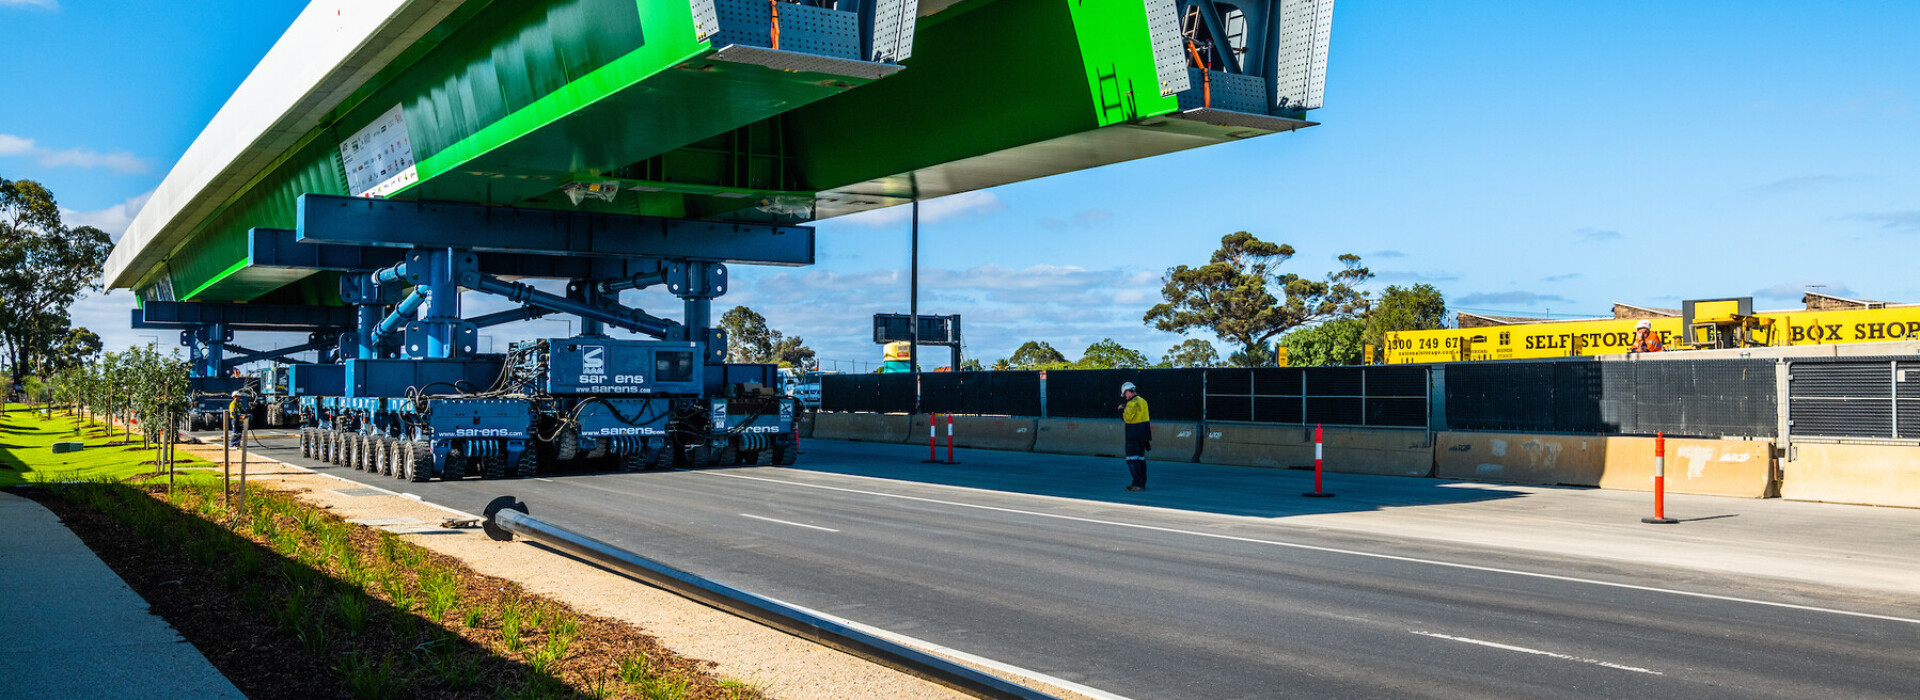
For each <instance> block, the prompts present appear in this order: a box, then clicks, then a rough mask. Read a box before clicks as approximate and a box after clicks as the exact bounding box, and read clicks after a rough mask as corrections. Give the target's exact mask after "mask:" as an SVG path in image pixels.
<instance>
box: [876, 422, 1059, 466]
mask: <svg viewBox="0 0 1920 700" xmlns="http://www.w3.org/2000/svg"><path fill="white" fill-rule="evenodd" d="M929 418H933V419H934V420H935V421H936V424H935V425H934V432H935V433H936V435H935V442H936V443H937V444H938V445H939V446H940V449H942V450H945V449H946V448H947V416H946V414H944V413H937V414H933V415H932V416H928V415H925V414H922V415H917V416H914V417H913V428H912V433H913V434H912V435H911V436H910V437H908V439H907V442H908V443H910V444H925V443H926V441H927V420H928V419H929ZM1036 422H1037V420H1036V419H1033V418H1016V417H1013V416H954V417H953V446H954V447H956V448H965V449H976V450H1006V451H1012V452H1031V451H1033V441H1034V436H1035V435H1036V430H1035V427H1036V426H1035V423H1036ZM940 454H941V456H942V457H943V458H944V457H945V456H946V453H945V452H941V453H940Z"/></svg>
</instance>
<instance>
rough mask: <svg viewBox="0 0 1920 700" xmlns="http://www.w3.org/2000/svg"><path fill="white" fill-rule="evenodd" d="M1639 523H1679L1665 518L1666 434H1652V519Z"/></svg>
mask: <svg viewBox="0 0 1920 700" xmlns="http://www.w3.org/2000/svg"><path fill="white" fill-rule="evenodd" d="M1640 522H1643V523H1650V524H1654V525H1672V524H1674V523H1677V522H1680V521H1678V520H1674V519H1673V518H1669V517H1667V433H1666V431H1660V432H1656V433H1654V434H1653V517H1651V518H1641V519H1640Z"/></svg>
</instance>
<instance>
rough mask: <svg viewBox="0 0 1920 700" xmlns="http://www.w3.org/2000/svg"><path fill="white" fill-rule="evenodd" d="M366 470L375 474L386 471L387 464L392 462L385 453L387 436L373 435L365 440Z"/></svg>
mask: <svg viewBox="0 0 1920 700" xmlns="http://www.w3.org/2000/svg"><path fill="white" fill-rule="evenodd" d="M367 446H368V448H369V449H368V450H367V471H370V472H373V473H375V474H385V473H387V465H389V464H392V462H391V461H389V457H388V455H387V436H385V435H375V436H373V437H372V438H370V439H369V440H368V441H367Z"/></svg>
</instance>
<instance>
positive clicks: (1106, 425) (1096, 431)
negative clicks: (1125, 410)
mask: <svg viewBox="0 0 1920 700" xmlns="http://www.w3.org/2000/svg"><path fill="white" fill-rule="evenodd" d="M1036 426H1037V427H1036V428H1035V430H1034V441H1033V451H1034V452H1046V453H1049V454H1063V455H1084V456H1088V457H1121V456H1123V455H1122V454H1121V453H1122V452H1125V451H1126V448H1127V444H1126V427H1125V424H1124V423H1121V422H1120V421H1117V420H1113V419H1110V418H1109V419H1087V418H1042V419H1039V421H1037V424H1036ZM1156 447H1157V445H1156Z"/></svg>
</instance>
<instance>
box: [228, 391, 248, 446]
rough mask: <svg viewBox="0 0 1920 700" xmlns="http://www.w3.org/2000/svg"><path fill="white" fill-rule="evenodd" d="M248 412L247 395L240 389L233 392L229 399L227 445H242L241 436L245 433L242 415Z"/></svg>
mask: <svg viewBox="0 0 1920 700" xmlns="http://www.w3.org/2000/svg"><path fill="white" fill-rule="evenodd" d="M246 414H247V400H246V397H244V396H241V395H240V392H238V391H236V392H233V397H232V398H231V399H229V400H228V401H227V445H229V446H232V447H239V446H240V438H241V436H242V435H244V434H245V431H244V430H243V429H242V428H241V427H240V417H241V416H244V415H246Z"/></svg>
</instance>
